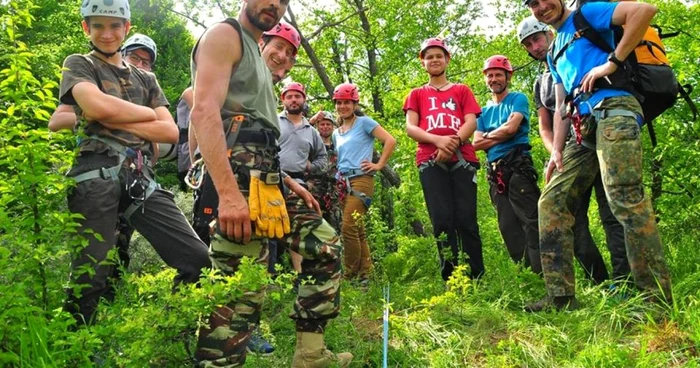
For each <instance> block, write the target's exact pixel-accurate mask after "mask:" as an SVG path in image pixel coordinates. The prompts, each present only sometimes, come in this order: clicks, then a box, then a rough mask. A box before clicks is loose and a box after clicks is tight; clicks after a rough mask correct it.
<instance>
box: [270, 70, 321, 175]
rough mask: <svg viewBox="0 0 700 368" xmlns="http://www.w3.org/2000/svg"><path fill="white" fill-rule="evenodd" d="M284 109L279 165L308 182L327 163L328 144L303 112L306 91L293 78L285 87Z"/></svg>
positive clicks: (283, 92) (281, 117)
mask: <svg viewBox="0 0 700 368" xmlns="http://www.w3.org/2000/svg"><path fill="white" fill-rule="evenodd" d="M281 98H282V104H283V105H284V112H283V113H282V114H280V116H279V121H280V139H279V144H280V165H281V166H282V170H283V171H284V172H286V173H287V174H288V175H289V176H291V177H292V178H293V179H297V180H298V181H302V182H305V181H306V179H307V178H308V176H309V175H310V174H318V173H320V172H322V171H323V170H325V169H326V166H328V155H327V154H326V146H325V145H324V144H323V140H322V139H321V135H320V134H319V133H318V131H317V130H316V129H314V128H313V127H312V126H311V124H309V121H308V120H306V118H305V117H304V116H303V115H302V111H303V107H304V105H305V103H306V91H305V89H304V86H303V85H302V84H301V83H297V82H292V83H290V84H288V85H287V86H286V87H284V89H282V94H281Z"/></svg>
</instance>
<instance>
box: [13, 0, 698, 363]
mask: <svg viewBox="0 0 700 368" xmlns="http://www.w3.org/2000/svg"><path fill="white" fill-rule="evenodd" d="M0 2H1V3H2V4H3V6H2V7H0V17H1V18H0V19H1V21H0V55H1V56H0V130H1V131H2V132H3V134H2V136H1V137H0V269H2V270H3V272H2V273H0V321H3V324H2V325H0V366H27V367H66V366H70V367H73V366H92V365H93V364H94V363H95V362H99V363H100V365H101V366H108V367H112V366H114V367H117V366H119V367H121V366H125V367H145V366H166V367H177V366H188V365H191V363H192V361H191V357H192V349H193V346H194V343H195V340H196V336H195V331H196V329H197V327H198V326H200V324H201V323H203V322H204V320H205V317H206V314H207V312H208V311H210V310H211V309H212V308H213V307H214V306H215V305H219V304H221V303H222V302H224V301H225V300H227V298H229V297H231V296H235V295H237V294H239V293H240V292H241V290H250V289H257V288H260V287H264V286H265V285H267V284H269V283H271V282H272V281H271V280H270V279H269V276H268V275H267V273H266V272H265V270H264V269H263V268H262V267H260V266H259V265H254V264H252V263H251V262H250V261H247V262H245V263H244V265H243V267H242V272H239V273H238V274H237V275H236V276H235V277H228V278H227V277H223V276H221V275H220V274H217V273H214V272H209V273H207V274H206V275H205V277H204V278H203V280H202V283H201V284H202V285H201V287H199V288H197V287H194V286H191V285H187V286H181V287H180V288H179V289H178V291H177V292H172V290H171V289H172V277H173V271H172V270H165V269H164V265H163V263H162V261H160V260H159V259H158V257H157V255H156V254H155V252H154V251H153V250H152V248H151V247H150V246H149V244H148V243H147V242H146V241H145V240H144V239H143V238H142V237H140V236H136V237H135V239H134V242H133V246H132V252H131V253H132V259H133V261H132V263H131V266H130V269H129V272H131V273H130V274H129V275H128V276H127V277H126V278H125V279H124V280H123V281H122V283H121V284H120V285H119V287H118V293H117V297H116V299H115V301H114V302H113V303H112V304H107V303H102V304H101V306H100V308H99V314H98V318H99V320H98V323H97V324H96V325H95V326H93V327H90V328H81V329H77V330H76V329H75V326H74V323H73V320H72V318H71V317H70V316H68V315H67V314H66V313H64V312H63V311H62V308H61V305H62V303H63V299H64V293H63V288H64V287H65V285H66V283H67V275H68V271H69V258H70V257H69V250H70V249H73V248H74V247H79V246H81V245H84V244H85V241H84V240H82V239H79V238H76V237H75V236H74V235H75V233H76V221H77V220H78V218H77V217H76V216H74V215H70V214H68V211H67V209H66V208H65V203H64V198H65V194H66V192H67V191H68V190H70V187H71V184H70V183H69V182H68V181H67V180H66V179H65V178H64V176H63V175H62V174H63V173H65V172H66V170H67V169H68V167H69V166H70V164H71V161H72V157H73V155H74V153H73V152H72V151H70V150H68V149H66V147H71V146H72V143H73V141H74V140H73V138H74V137H73V136H72V135H71V134H51V133H48V132H46V129H45V124H46V120H47V119H48V116H49V114H50V113H51V112H52V111H53V109H54V108H55V105H56V102H57V101H56V92H57V83H56V82H57V81H58V78H59V76H58V71H59V65H60V63H61V61H62V60H63V58H65V56H67V55H68V54H71V53H76V52H85V51H87V48H86V44H87V42H86V40H87V39H86V37H85V35H84V34H83V32H82V30H81V29H80V27H79V21H80V16H79V14H78V11H77V9H78V6H79V3H80V1H79V0H72V1H54V0H18V1H11V2H7V1H4V2H2V1H0ZM654 3H656V4H657V5H658V6H659V8H660V13H659V14H658V15H657V17H656V20H655V22H656V23H658V24H661V25H662V26H664V29H666V30H667V31H668V30H672V29H673V28H678V29H682V30H684V31H685V32H684V33H682V34H681V35H679V36H678V37H675V38H670V39H665V40H664V41H665V42H666V45H667V48H668V50H669V57H670V59H671V61H672V63H673V66H674V68H675V69H676V71H677V73H678V75H679V78H680V80H681V82H683V83H692V84H694V85H695V86H696V88H697V83H698V75H699V73H700V70H698V68H700V66H699V65H700V63H699V62H698V60H700V39H698V37H697V35H698V34H700V28H699V27H700V25H698V22H697V21H696V20H697V19H698V17H700V6H699V5H698V4H696V3H693V4H690V5H686V4H684V3H681V2H677V1H655V2H654ZM180 4H182V5H184V7H177V6H176V5H177V3H176V1H174V0H132V11H133V25H134V27H133V31H134V32H142V33H146V34H148V35H149V36H151V37H152V38H153V39H154V40H155V41H156V42H157V43H158V46H159V59H158V63H157V65H156V69H155V72H156V74H157V75H158V77H159V80H160V83H161V85H162V86H163V88H164V90H165V92H166V95H167V97H168V98H169V100H170V101H171V102H173V103H174V102H175V101H176V100H177V98H178V96H179V94H180V92H181V91H182V89H184V87H185V86H186V85H187V84H188V83H189V55H190V50H191V48H192V45H193V41H194V40H193V38H192V36H191V35H190V34H189V33H188V32H186V28H185V21H184V19H183V18H180V17H179V16H178V15H177V13H176V11H178V12H181V13H183V14H186V15H188V16H189V17H191V18H193V19H195V20H198V19H204V18H206V17H208V16H209V15H212V14H216V15H220V14H226V15H234V14H235V13H236V11H237V9H238V6H239V2H229V3H226V4H223V3H222V2H220V1H213V0H212V1H210V0H207V1H191V0H187V1H180ZM5 5H7V6H5ZM493 5H495V6H496V10H495V15H496V21H495V22H494V23H493V24H492V25H491V26H493V28H492V30H498V31H495V32H494V33H489V34H488V35H487V34H483V33H479V32H476V29H475V24H474V22H473V21H474V20H475V19H476V18H478V17H480V16H483V15H484V12H485V10H484V9H482V8H481V4H480V3H479V2H476V1H462V2H457V3H454V2H449V1H432V2H431V1H417V2H411V3H408V2H400V1H395V0H387V1H376V0H365V1H359V0H356V1H347V2H338V3H337V4H335V6H331V7H321V6H320V5H318V4H305V3H304V2H302V3H301V4H299V5H297V3H296V2H293V4H292V6H293V7H294V11H295V14H297V17H298V21H299V24H300V28H301V30H302V33H303V34H304V35H306V36H310V35H312V34H313V35H314V37H313V38H311V39H310V40H309V41H310V44H311V46H312V47H313V49H314V50H315V52H316V53H317V56H318V58H319V59H320V61H321V63H322V64H323V66H324V68H325V70H326V72H327V74H328V75H329V79H330V80H331V81H332V83H335V84H337V83H340V82H341V81H345V80H352V81H353V82H355V83H358V84H359V85H360V89H361V95H362V105H363V107H364V109H365V110H367V112H368V114H369V115H370V116H373V117H375V118H376V119H377V120H380V122H381V123H382V124H383V126H384V127H385V128H386V129H387V130H388V131H389V132H390V133H391V134H392V135H393V136H394V137H396V138H397V141H398V145H397V150H396V152H395V154H394V156H393V158H392V162H391V165H392V166H393V168H394V169H396V170H397V172H399V174H400V176H401V179H402V184H401V186H400V187H399V188H392V189H387V188H382V186H381V185H378V190H377V195H376V199H375V201H374V203H375V204H374V205H373V208H372V209H371V210H370V211H369V213H368V215H367V217H366V218H365V219H364V221H366V224H367V227H368V230H369V232H368V237H369V240H370V246H371V248H372V251H373V257H374V261H375V266H376V267H375V272H374V275H373V279H372V283H371V286H370V288H369V290H368V291H367V292H366V293H363V292H361V291H359V290H358V289H356V288H355V287H354V286H353V285H351V284H350V283H346V282H344V283H343V285H342V293H343V294H342V307H341V313H340V315H339V317H338V318H337V319H336V320H334V321H333V322H332V323H330V324H329V325H328V329H327V332H326V341H327V343H328V345H329V346H330V347H331V348H332V349H333V350H334V351H351V352H353V354H354V355H355V363H354V366H358V367H359V366H369V367H376V366H380V365H381V353H382V351H381V342H382V333H381V331H382V330H381V328H382V326H381V315H382V310H383V308H384V306H385V305H384V301H383V299H382V294H381V289H382V288H381V286H384V285H386V284H390V285H391V305H390V308H391V317H390V321H391V324H390V341H389V366H392V367H465V366H467V367H504V366H507V367H511V366H529V367H560V366H563V367H581V366H585V367H631V366H638V367H666V366H689V367H694V366H700V358H699V354H698V353H699V351H698V346H699V345H700V312H698V311H700V292H699V291H698V290H700V276H699V275H700V266H699V265H698V262H697V258H698V249H697V239H698V235H697V231H696V230H694V229H696V228H698V227H700V215H698V214H700V202H699V199H698V198H700V181H698V180H699V179H698V176H697V174H696V171H697V170H696V166H697V165H695V164H693V163H695V162H698V161H699V159H700V157H699V156H698V155H699V153H698V152H700V150H698V137H700V128H698V126H697V125H696V124H695V123H694V122H691V121H689V110H688V108H687V107H686V106H685V105H684V103H683V102H679V103H678V106H677V107H676V108H675V109H674V110H673V111H670V112H669V113H667V114H665V115H664V116H663V117H662V118H661V119H660V120H659V122H658V123H657V124H656V128H657V134H658V136H659V142H660V143H659V146H658V147H657V148H656V149H653V150H652V149H651V147H650V145H648V142H647V143H646V144H647V148H649V149H647V150H646V151H645V162H647V163H648V166H647V167H646V168H645V171H646V173H647V178H648V179H647V182H648V183H649V185H650V186H651V185H652V183H653V181H652V179H651V175H649V174H650V173H652V172H653V170H656V169H657V168H655V167H652V165H651V163H652V162H653V161H655V160H656V161H657V166H658V169H659V170H660V171H659V172H660V173H662V174H663V176H662V178H663V181H662V188H661V192H660V195H659V197H658V198H657V199H656V203H655V206H656V209H657V212H658V213H659V214H660V222H659V229H660V231H661V235H662V238H663V239H664V241H665V244H666V246H667V253H666V254H667V259H668V261H669V265H670V268H671V271H672V274H673V279H674V295H675V301H674V304H673V305H672V306H669V307H668V308H666V309H664V310H659V309H658V308H654V307H650V306H649V305H647V304H645V303H644V302H643V301H642V300H641V298H640V297H639V296H637V295H635V293H634V291H633V290H627V294H621V293H617V294H616V293H611V292H609V291H608V286H609V285H601V286H593V285H591V284H589V282H588V281H586V280H583V279H579V280H577V282H578V289H577V295H579V297H580V300H581V302H582V304H583V308H582V309H581V310H579V311H575V312H572V313H545V314H538V315H531V314H525V313H524V312H522V311H521V308H522V306H523V305H524V304H525V303H526V302H528V301H530V300H533V299H536V298H538V297H540V296H542V295H543V294H544V285H543V281H542V280H541V279H540V278H539V277H537V276H536V275H534V274H532V273H530V272H529V271H527V270H523V269H522V268H521V267H520V266H518V265H515V264H513V263H512V262H511V260H510V258H509V256H508V254H507V252H506V250H505V246H504V245H503V241H502V239H501V236H500V234H499V231H498V226H497V221H496V214H495V211H494V209H493V207H492V206H491V204H490V201H489V196H488V193H487V188H488V184H487V182H486V181H485V178H484V174H483V170H482V171H480V172H479V173H478V177H477V179H478V187H479V191H478V193H477V195H478V213H479V224H480V227H481V236H482V239H483V243H484V258H485V261H486V267H487V273H486V275H485V276H484V278H483V279H482V280H481V281H479V282H473V281H471V280H469V279H468V278H467V277H466V276H465V275H466V274H468V272H467V270H466V269H464V268H463V267H460V268H458V270H457V272H455V276H454V277H453V279H452V280H450V281H449V282H448V283H446V284H445V283H443V282H442V280H441V278H440V270H439V265H438V255H437V251H436V247H435V241H434V239H432V236H430V234H432V229H430V227H429V226H428V225H426V229H425V230H426V231H425V232H426V233H427V234H428V235H427V236H425V237H419V236H416V235H415V234H414V233H413V230H414V225H415V221H416V220H420V221H421V222H422V223H423V224H429V221H428V216H427V212H426V210H425V206H424V201H423V197H422V191H421V187H420V183H419V180H418V171H417V169H416V167H415V163H414V153H415V142H414V141H413V140H411V139H410V138H408V137H407V136H406V134H405V133H404V117H403V112H402V110H401V107H402V104H403V99H404V98H405V96H406V94H407V93H408V91H409V90H410V89H411V88H414V87H417V86H420V85H422V84H423V83H425V82H426V81H427V76H426V75H425V72H424V71H423V70H422V69H421V68H420V65H419V63H418V60H417V57H416V54H417V51H418V47H419V44H420V41H422V40H423V39H425V38H427V37H431V36H436V35H441V36H444V37H446V38H447V39H448V42H449V43H450V45H451V50H452V54H453V58H452V60H451V62H450V66H449V69H448V74H449V76H450V80H452V81H456V82H463V83H466V84H468V85H469V86H470V87H471V88H472V90H473V91H474V93H475V95H476V97H477V99H478V101H479V102H480V103H481V104H485V103H486V102H487V101H488V99H489V98H490V97H489V95H488V91H487V89H486V86H485V84H484V81H483V77H482V74H481V66H482V63H483V60H485V59H486V58H487V57H488V56H491V55H494V54H504V55H506V56H508V57H509V58H510V59H511V61H512V62H513V64H514V65H516V66H521V67H522V68H520V69H518V71H517V72H516V74H515V76H514V79H513V81H512V85H511V89H512V90H515V91H522V92H524V93H526V94H528V95H530V94H531V86H532V82H533V80H534V77H535V75H537V73H539V69H538V66H537V65H536V64H529V65H528V63H529V62H530V60H529V57H528V56H527V55H526V53H525V52H524V50H523V49H522V48H521V47H520V46H519V45H518V44H517V42H515V41H514V40H515V37H514V31H513V28H514V25H515V24H517V22H518V21H519V20H520V19H521V18H522V17H524V16H525V15H526V14H525V12H524V11H523V10H522V9H520V8H519V7H513V6H512V2H511V1H507V0H501V1H494V2H493ZM297 7H299V8H300V9H297ZM298 10H299V11H298ZM301 10H303V11H301ZM362 12H364V15H365V16H366V18H367V22H366V24H363V22H362V20H361V18H360V13H362ZM336 23H337V24H336ZM324 24H326V25H328V26H324V28H323V29H322V30H321V31H320V32H318V33H314V32H315V31H316V30H317V29H318V27H321V26H322V25H324ZM367 26H368V27H367ZM363 27H364V28H363ZM503 28H505V29H506V31H505V32H504V31H502V29H503ZM499 29H500V30H499ZM373 51H374V52H375V55H376V60H375V61H376V65H374V67H375V69H374V70H373V69H372V68H371V67H370V61H369V54H370V53H371V52H373ZM310 63H311V61H310V60H309V58H308V56H307V55H306V54H305V53H304V52H301V53H300V59H299V64H298V66H297V67H296V68H295V69H294V70H293V71H292V77H293V79H294V80H297V81H300V82H303V83H305V84H306V85H307V87H308V88H307V89H308V91H309V96H310V98H311V101H310V102H311V105H312V109H313V110H317V109H320V108H325V109H327V110H332V106H331V104H330V101H329V96H328V91H327V90H326V89H325V86H323V84H322V83H321V82H320V80H319V78H318V76H317V73H318V70H315V69H314V68H310V67H308V66H309V65H310ZM693 98H694V99H695V100H696V102H698V103H700V100H699V99H698V97H697V93H695V94H694V95H693ZM376 99H379V100H380V101H381V104H379V105H377V104H376V103H375V102H376ZM377 106H379V107H381V111H378V110H377V109H376V107H377ZM530 124H531V131H532V133H531V138H532V140H533V142H534V145H535V149H534V159H535V163H536V165H537V166H538V170H539V169H541V163H542V162H543V161H544V160H545V158H546V157H547V155H546V153H545V151H544V148H543V147H542V146H541V144H540V143H539V138H538V137H537V134H536V133H535V132H536V130H537V126H536V119H535V118H534V114H533V116H532V119H531V123H530ZM480 155H481V154H480ZM481 157H482V160H483V156H481ZM166 182H167V180H166ZM172 183H173V184H174V181H173V182H172ZM378 184H380V182H379V181H378ZM176 200H177V203H178V204H179V206H180V207H181V208H182V209H183V210H186V211H187V210H189V209H190V208H191V207H192V206H191V195H190V194H184V193H178V195H177V198H176ZM387 202H388V203H393V223H390V222H389V221H388V218H387V214H388V213H390V211H388V209H387V208H384V207H382V206H381V205H380V204H381V203H387ZM591 207H592V208H591V221H592V231H593V234H594V237H595V239H596V240H597V241H598V244H599V245H600V247H601V249H602V248H603V247H602V245H603V244H604V233H603V231H602V228H601V226H600V223H599V220H598V219H597V214H596V213H595V210H596V209H595V206H591ZM189 215H190V214H189V213H188V214H187V216H188V217H189ZM579 271H580V270H579ZM578 274H579V275H581V274H582V273H581V272H578ZM292 278H293V275H290V274H283V275H282V276H280V277H278V278H277V280H276V284H277V286H278V288H277V289H276V290H275V291H271V292H269V293H268V296H269V297H268V299H267V301H266V304H265V307H264V312H263V317H262V328H261V330H262V332H263V333H264V334H265V336H266V337H267V338H268V339H270V340H271V341H272V342H273V343H274V345H275V346H276V348H277V352H276V353H275V355H274V356H272V357H269V358H263V357H257V356H251V357H249V362H248V365H249V366H254V367H280V366H289V364H290V363H291V357H292V355H293V350H294V343H295V341H294V334H293V331H294V324H293V321H292V320H290V319H289V318H288V317H287V316H288V314H289V312H290V311H291V309H292V305H293V298H294V293H292V292H291V290H290V288H291V279H292ZM663 313H665V314H666V316H667V317H666V318H665V319H664V318H661V315H662V314H663Z"/></svg>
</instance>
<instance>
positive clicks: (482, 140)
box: [472, 112, 525, 151]
mask: <svg viewBox="0 0 700 368" xmlns="http://www.w3.org/2000/svg"><path fill="white" fill-rule="evenodd" d="M524 118H525V117H524V116H523V114H521V113H519V112H513V113H511V114H510V116H509V117H508V120H507V121H506V122H505V123H504V124H503V125H501V126H499V127H498V128H497V129H495V130H492V131H490V132H486V133H484V132H476V133H475V134H474V142H473V143H472V144H473V145H474V149H475V150H477V151H478V150H483V151H486V150H487V149H489V148H491V147H493V146H495V145H497V144H499V143H502V142H505V141H507V140H509V139H510V138H511V137H513V136H514V135H515V133H517V132H518V129H519V128H520V124H522V123H523V121H524Z"/></svg>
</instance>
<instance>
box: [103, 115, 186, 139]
mask: <svg viewBox="0 0 700 368" xmlns="http://www.w3.org/2000/svg"><path fill="white" fill-rule="evenodd" d="M154 111H155V113H156V116H157V119H156V120H153V121H148V122H141V123H123V124H108V123H102V125H103V126H105V127H106V128H108V129H119V130H123V131H125V132H129V133H131V134H133V135H135V136H137V137H139V138H143V139H145V140H147V141H151V142H153V143H172V144H176V143H177V140H178V138H179V134H180V132H179V131H178V130H177V124H175V121H174V120H173V117H172V115H170V111H168V108H166V107H165V106H160V107H157V108H155V110H154Z"/></svg>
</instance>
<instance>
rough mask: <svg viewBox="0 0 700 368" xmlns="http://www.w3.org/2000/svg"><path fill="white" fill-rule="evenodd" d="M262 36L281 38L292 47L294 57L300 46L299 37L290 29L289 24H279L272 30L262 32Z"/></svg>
mask: <svg viewBox="0 0 700 368" xmlns="http://www.w3.org/2000/svg"><path fill="white" fill-rule="evenodd" d="M263 36H270V37H272V36H277V37H280V38H283V39H285V40H287V41H289V43H291V44H292V46H294V55H296V54H297V51H299V45H301V36H300V35H299V32H298V31H297V30H296V29H295V28H294V27H292V25H291V24H289V23H285V22H280V23H279V24H277V25H276V26H275V27H274V28H272V29H271V30H269V31H267V32H263Z"/></svg>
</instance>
